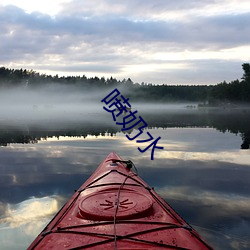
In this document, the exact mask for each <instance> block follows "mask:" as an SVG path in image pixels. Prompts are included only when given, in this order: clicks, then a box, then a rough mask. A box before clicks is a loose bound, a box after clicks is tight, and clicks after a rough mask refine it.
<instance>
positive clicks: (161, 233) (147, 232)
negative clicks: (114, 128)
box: [28, 152, 212, 250]
mask: <svg viewBox="0 0 250 250" xmlns="http://www.w3.org/2000/svg"><path fill="white" fill-rule="evenodd" d="M132 166H133V165H132V163H131V162H130V161H124V160H123V159H122V158H121V157H120V156H118V155H117V154H116V153H114V152H113V153H110V154H109V155H108V156H107V157H106V158H105V160H104V161H103V162H102V163H101V164H100V165H99V167H98V168H97V169H96V171H95V172H94V173H93V174H92V175H91V177H90V178H89V179H88V180H87V181H86V182H85V183H84V184H83V185H82V186H81V187H80V188H79V189H78V190H77V191H76V192H75V193H74V195H73V196H72V197H71V199H70V200H69V201H68V202H67V203H66V204H65V205H64V206H63V208H62V209H61V210H60V211H59V212H58V213H57V215H56V216H55V217H54V218H53V219H52V221H51V222H50V223H49V224H48V225H47V226H46V227H45V229H44V230H43V231H42V232H41V233H40V234H39V235H38V236H37V238H36V239H35V240H34V242H33V243H32V244H31V245H30V247H29V248H28V249H29V250H31V249H100V248H103V249H130V250H131V249H144V250H145V249H212V248H211V247H210V246H209V245H208V244H207V243H206V242H205V241H203V240H202V238H201V237H200V235H199V234H198V233H197V232H196V231H195V230H194V229H193V228H192V227H191V226H190V225H189V224H188V223H187V222H186V221H185V220H184V219H183V218H181V216H179V215H178V214H177V213H176V212H175V211H174V210H173V208H172V207H171V206H170V205H169V204H168V203H166V202H165V201H164V200H163V199H162V198H161V197H160V196H159V195H158V194H157V193H156V192H155V191H154V190H153V189H152V188H151V187H150V186H148V184H147V183H146V182H144V181H143V180H142V179H141V178H140V177H139V176H138V175H137V174H136V173H135V172H134V171H132V169H131V167H132Z"/></svg>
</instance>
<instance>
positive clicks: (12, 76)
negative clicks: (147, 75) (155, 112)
mask: <svg viewBox="0 0 250 250" xmlns="http://www.w3.org/2000/svg"><path fill="white" fill-rule="evenodd" d="M242 69H243V76H242V78H241V79H240V80H239V79H237V80H233V81H231V82H226V81H224V82H221V83H218V84H216V85H189V86H187V85H167V84H162V85H153V84H152V83H144V82H143V83H140V84H139V83H134V82H133V81H132V80H131V79H130V78H128V79H123V80H117V79H116V78H113V77H110V78H107V79H105V78H104V77H101V78H99V77H90V78H88V77H86V76H85V75H82V76H66V77H65V76H62V77H59V76H58V75H55V76H52V75H47V74H40V73H38V72H36V71H34V70H26V69H9V68H5V67H0V87H4V88H9V87H23V88H38V87H42V86H48V85H50V84H53V83H54V84H64V85H67V86H72V87H77V88H81V89H82V90H83V91H89V90H92V89H93V90H94V89H98V90H104V89H110V88H119V87H124V89H125V90H126V97H129V98H130V99H131V100H133V102H136V101H143V100H144V101H145V100H146V101H153V102H175V101H190V102H202V103H204V104H206V105H211V106H213V105H215V106H217V105H225V104H228V103H248V104H249V103H250V64H249V63H244V64H242Z"/></svg>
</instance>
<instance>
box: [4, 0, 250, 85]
mask: <svg viewBox="0 0 250 250" xmlns="http://www.w3.org/2000/svg"><path fill="white" fill-rule="evenodd" d="M239 3H240V4H239ZM249 23H250V1H249V0H241V1H238V0H202V1H201V0H175V1H174V0H126V1H117V0H49V1H48V0H43V1H34V0H30V1H29V0H22V1H20V0H0V66H4V67H8V68H18V69H19V68H25V69H33V70H35V71H37V72H40V73H47V74H52V75H55V74H58V75H59V76H62V75H65V76H66V75H83V74H85V75H86V76H87V77H91V76H98V77H102V76H104V77H110V76H113V77H115V78H117V79H120V80H122V79H123V78H128V77H130V78H131V79H132V80H133V81H134V82H139V83H141V82H148V83H149V82H151V83H154V84H163V83H164V84H216V83H219V82H221V81H223V80H226V81H231V80H234V79H240V78H241V76H242V74H243V71H242V68H241V65H242V63H244V62H250V26H249Z"/></svg>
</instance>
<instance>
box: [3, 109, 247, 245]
mask: <svg viewBox="0 0 250 250" xmlns="http://www.w3.org/2000/svg"><path fill="white" fill-rule="evenodd" d="M135 109H136V110H138V113H139V114H140V115H141V117H142V118H143V119H144V120H145V121H146V122H147V124H148V128H147V129H146V130H144V133H143V135H142V136H141V137H140V139H146V138H147V136H146V132H150V133H151V135H152V136H153V137H154V138H156V137H158V136H161V139H160V141H159V143H158V145H159V146H164V150H159V149H156V150H155V154H154V160H153V161H151V160H150V154H151V150H150V149H149V150H147V151H146V152H145V153H140V152H139V151H138V149H137V148H138V147H141V148H142V149H143V148H145V147H146V146H147V145H148V143H144V144H142V143H141V144H139V143H136V142H135V141H129V140H128V139H127V138H126V136H125V135H126V134H125V133H124V132H122V131H121V126H118V125H116V124H115V122H114V121H113V120H112V116H111V114H109V113H107V112H106V111H104V110H103V109H102V104H100V108H99V109H98V108H97V109H96V110H94V111H93V110H90V111H88V110H85V111H79V110H78V109H74V108H72V107H70V108H69V109H61V110H56V108H55V107H53V106H50V105H47V106H32V107H30V108H29V109H28V110H26V111H25V112H24V111H23V110H22V111H20V112H16V113H15V115H12V114H11V111H9V112H8V113H6V112H5V114H4V116H1V117H0V143H1V147H0V190H1V191H0V244H1V247H0V248H1V249H25V248H27V247H28V246H29V244H30V243H31V242H32V241H33V240H34V238H35V237H36V236H37V234H38V233H39V232H40V231H41V230H42V229H43V227H44V226H45V225H46V224H47V223H48V222H49V221H50V220H51V218H52V217H53V216H54V215H55V213H56V212H57V211H58V210H59V209H60V207H61V206H62V205H63V204H64V202H65V201H66V200H67V199H68V198H69V197H70V196H71V195H72V194H73V191H74V190H75V189H77V188H78V187H79V186H80V185H81V184H82V183H83V182H84V181H85V180H86V179H87V178H88V177H89V176H90V175H91V173H92V172H93V171H94V170H95V169H96V167H97V166H98V165H99V163H100V162H101V161H102V160H103V159H104V158H105V157H106V156H107V154H108V153H110V152H111V151H116V152H117V153H118V154H119V155H120V156H121V157H123V158H124V159H126V160H127V159H130V160H132V161H133V162H134V164H135V165H136V167H137V169H138V172H139V175H140V176H141V177H142V178H143V179H144V180H145V181H146V182H147V183H148V184H149V185H150V186H153V187H155V190H156V191H157V192H158V193H159V194H160V195H161V196H162V197H163V198H164V199H165V200H166V201H167V202H168V203H169V204H170V205H171V206H172V207H174V208H175V210H176V211H177V212H178V213H179V214H180V215H182V217H184V218H185V219H186V220H187V221H188V222H189V223H190V224H191V225H192V226H193V227H194V228H196V229H197V231H198V232H199V233H200V234H201V235H202V236H203V237H204V238H205V239H206V240H207V242H208V243H210V244H211V245H212V246H213V247H214V248H215V249H250V184H249V183H250V150H249V141H250V110H248V109H245V110H240V109H235V110H228V109H221V110H200V109H198V108H193V107H189V108H187V107H185V105H165V106H160V105H151V106H148V107H145V105H144V106H141V105H135ZM15 110H16V108H15ZM0 112H1V110H0ZM120 119H121V120H122V119H123V117H120ZM137 133H138V130H137V129H133V130H130V131H129V134H130V136H133V135H136V134H137ZM242 148H244V149H242Z"/></svg>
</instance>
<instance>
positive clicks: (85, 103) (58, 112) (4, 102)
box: [0, 84, 189, 125]
mask: <svg viewBox="0 0 250 250" xmlns="http://www.w3.org/2000/svg"><path fill="white" fill-rule="evenodd" d="M112 90H113V89H109V90H105V91H103V90H102V91H101V92H100V91H98V90H91V91H87V90H83V89H78V88H74V87H73V88H72V87H70V86H65V85H56V84H53V85H51V86H46V87H39V88H35V89H30V88H11V89H0V121H1V123H5V122H7V123H8V122H12V125H18V123H20V122H21V123H27V124H33V123H38V124H39V123H43V122H50V123H51V122H61V121H65V122H70V121H86V122H95V121H96V122H98V121H99V120H100V119H101V120H103V119H104V120H106V121H107V122H108V120H110V121H112V115H111V113H108V112H106V111H105V110H104V109H103V106H106V107H108V105H105V103H104V102H101V100H102V99H104V98H105V97H106V96H107V95H108V94H109V93H110V92H111V91H112ZM119 90H120V92H121V94H122V95H123V96H124V97H126V93H127V90H125V89H123V88H121V89H119ZM123 91H124V93H123ZM129 103H130V105H131V107H132V111H136V110H137V111H138V113H137V115H141V114H142V113H145V112H147V113H150V112H152V111H153V112H157V113H161V112H166V111H169V112H178V111H180V110H182V112H183V111H184V110H185V106H186V105H189V104H184V103H179V104H176V103H175V104H155V103H147V102H146V101H145V103H138V102H136V100H129ZM186 112H188V110H187V109H186Z"/></svg>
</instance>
